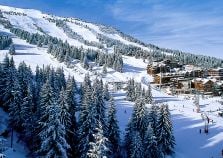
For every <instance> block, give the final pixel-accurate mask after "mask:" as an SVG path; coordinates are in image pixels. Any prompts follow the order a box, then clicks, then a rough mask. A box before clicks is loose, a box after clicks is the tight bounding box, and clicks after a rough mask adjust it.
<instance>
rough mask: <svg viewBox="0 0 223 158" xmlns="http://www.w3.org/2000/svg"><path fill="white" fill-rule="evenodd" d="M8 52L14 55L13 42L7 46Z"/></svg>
mask: <svg viewBox="0 0 223 158" xmlns="http://www.w3.org/2000/svg"><path fill="white" fill-rule="evenodd" d="M9 54H10V55H15V46H14V45H13V44H11V45H10V47H9Z"/></svg>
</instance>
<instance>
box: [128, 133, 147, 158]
mask: <svg viewBox="0 0 223 158" xmlns="http://www.w3.org/2000/svg"><path fill="white" fill-rule="evenodd" d="M130 153H131V154H130V158H142V157H144V147H143V143H142V138H141V137H140V134H139V132H137V131H135V132H134V134H133V138H132V143H131V151H130Z"/></svg>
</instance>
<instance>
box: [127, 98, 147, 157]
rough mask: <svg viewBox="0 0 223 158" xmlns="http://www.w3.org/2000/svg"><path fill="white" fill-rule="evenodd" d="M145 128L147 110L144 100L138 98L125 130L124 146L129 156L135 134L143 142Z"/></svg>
mask: <svg viewBox="0 0 223 158" xmlns="http://www.w3.org/2000/svg"><path fill="white" fill-rule="evenodd" d="M147 126H148V120H147V109H146V107H145V103H144V99H143V98H142V97H140V98H138V99H137V100H136V103H135V106H134V109H133V113H132V116H131V119H130V122H129V123H128V126H127V129H126V136H125V144H126V148H127V152H128V155H129V156H130V155H131V151H132V150H133V149H132V146H131V144H133V143H134V142H133V141H134V140H133V138H134V137H135V134H136V133H138V134H139V135H140V138H141V139H142V141H143V140H144V137H145V132H146V130H147Z"/></svg>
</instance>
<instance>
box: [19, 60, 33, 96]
mask: <svg viewBox="0 0 223 158" xmlns="http://www.w3.org/2000/svg"><path fill="white" fill-rule="evenodd" d="M32 78H33V77H32V71H31V69H30V67H27V65H26V64H25V62H22V63H20V64H19V67H18V81H19V85H20V87H21V95H22V98H24V97H26V96H27V93H28V92H27V91H28V85H29V84H31V82H32Z"/></svg>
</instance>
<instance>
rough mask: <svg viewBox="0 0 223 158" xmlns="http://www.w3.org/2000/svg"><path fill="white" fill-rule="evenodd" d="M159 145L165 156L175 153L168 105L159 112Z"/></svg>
mask: <svg viewBox="0 0 223 158" xmlns="http://www.w3.org/2000/svg"><path fill="white" fill-rule="evenodd" d="M157 143H158V145H159V146H160V149H161V150H162V152H163V154H165V155H171V154H173V153H174V146H175V138H174V135H173V127H172V123H171V120H170V112H169V109H168V106H167V105H162V106H161V108H160V111H159V118H158V121H157Z"/></svg>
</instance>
